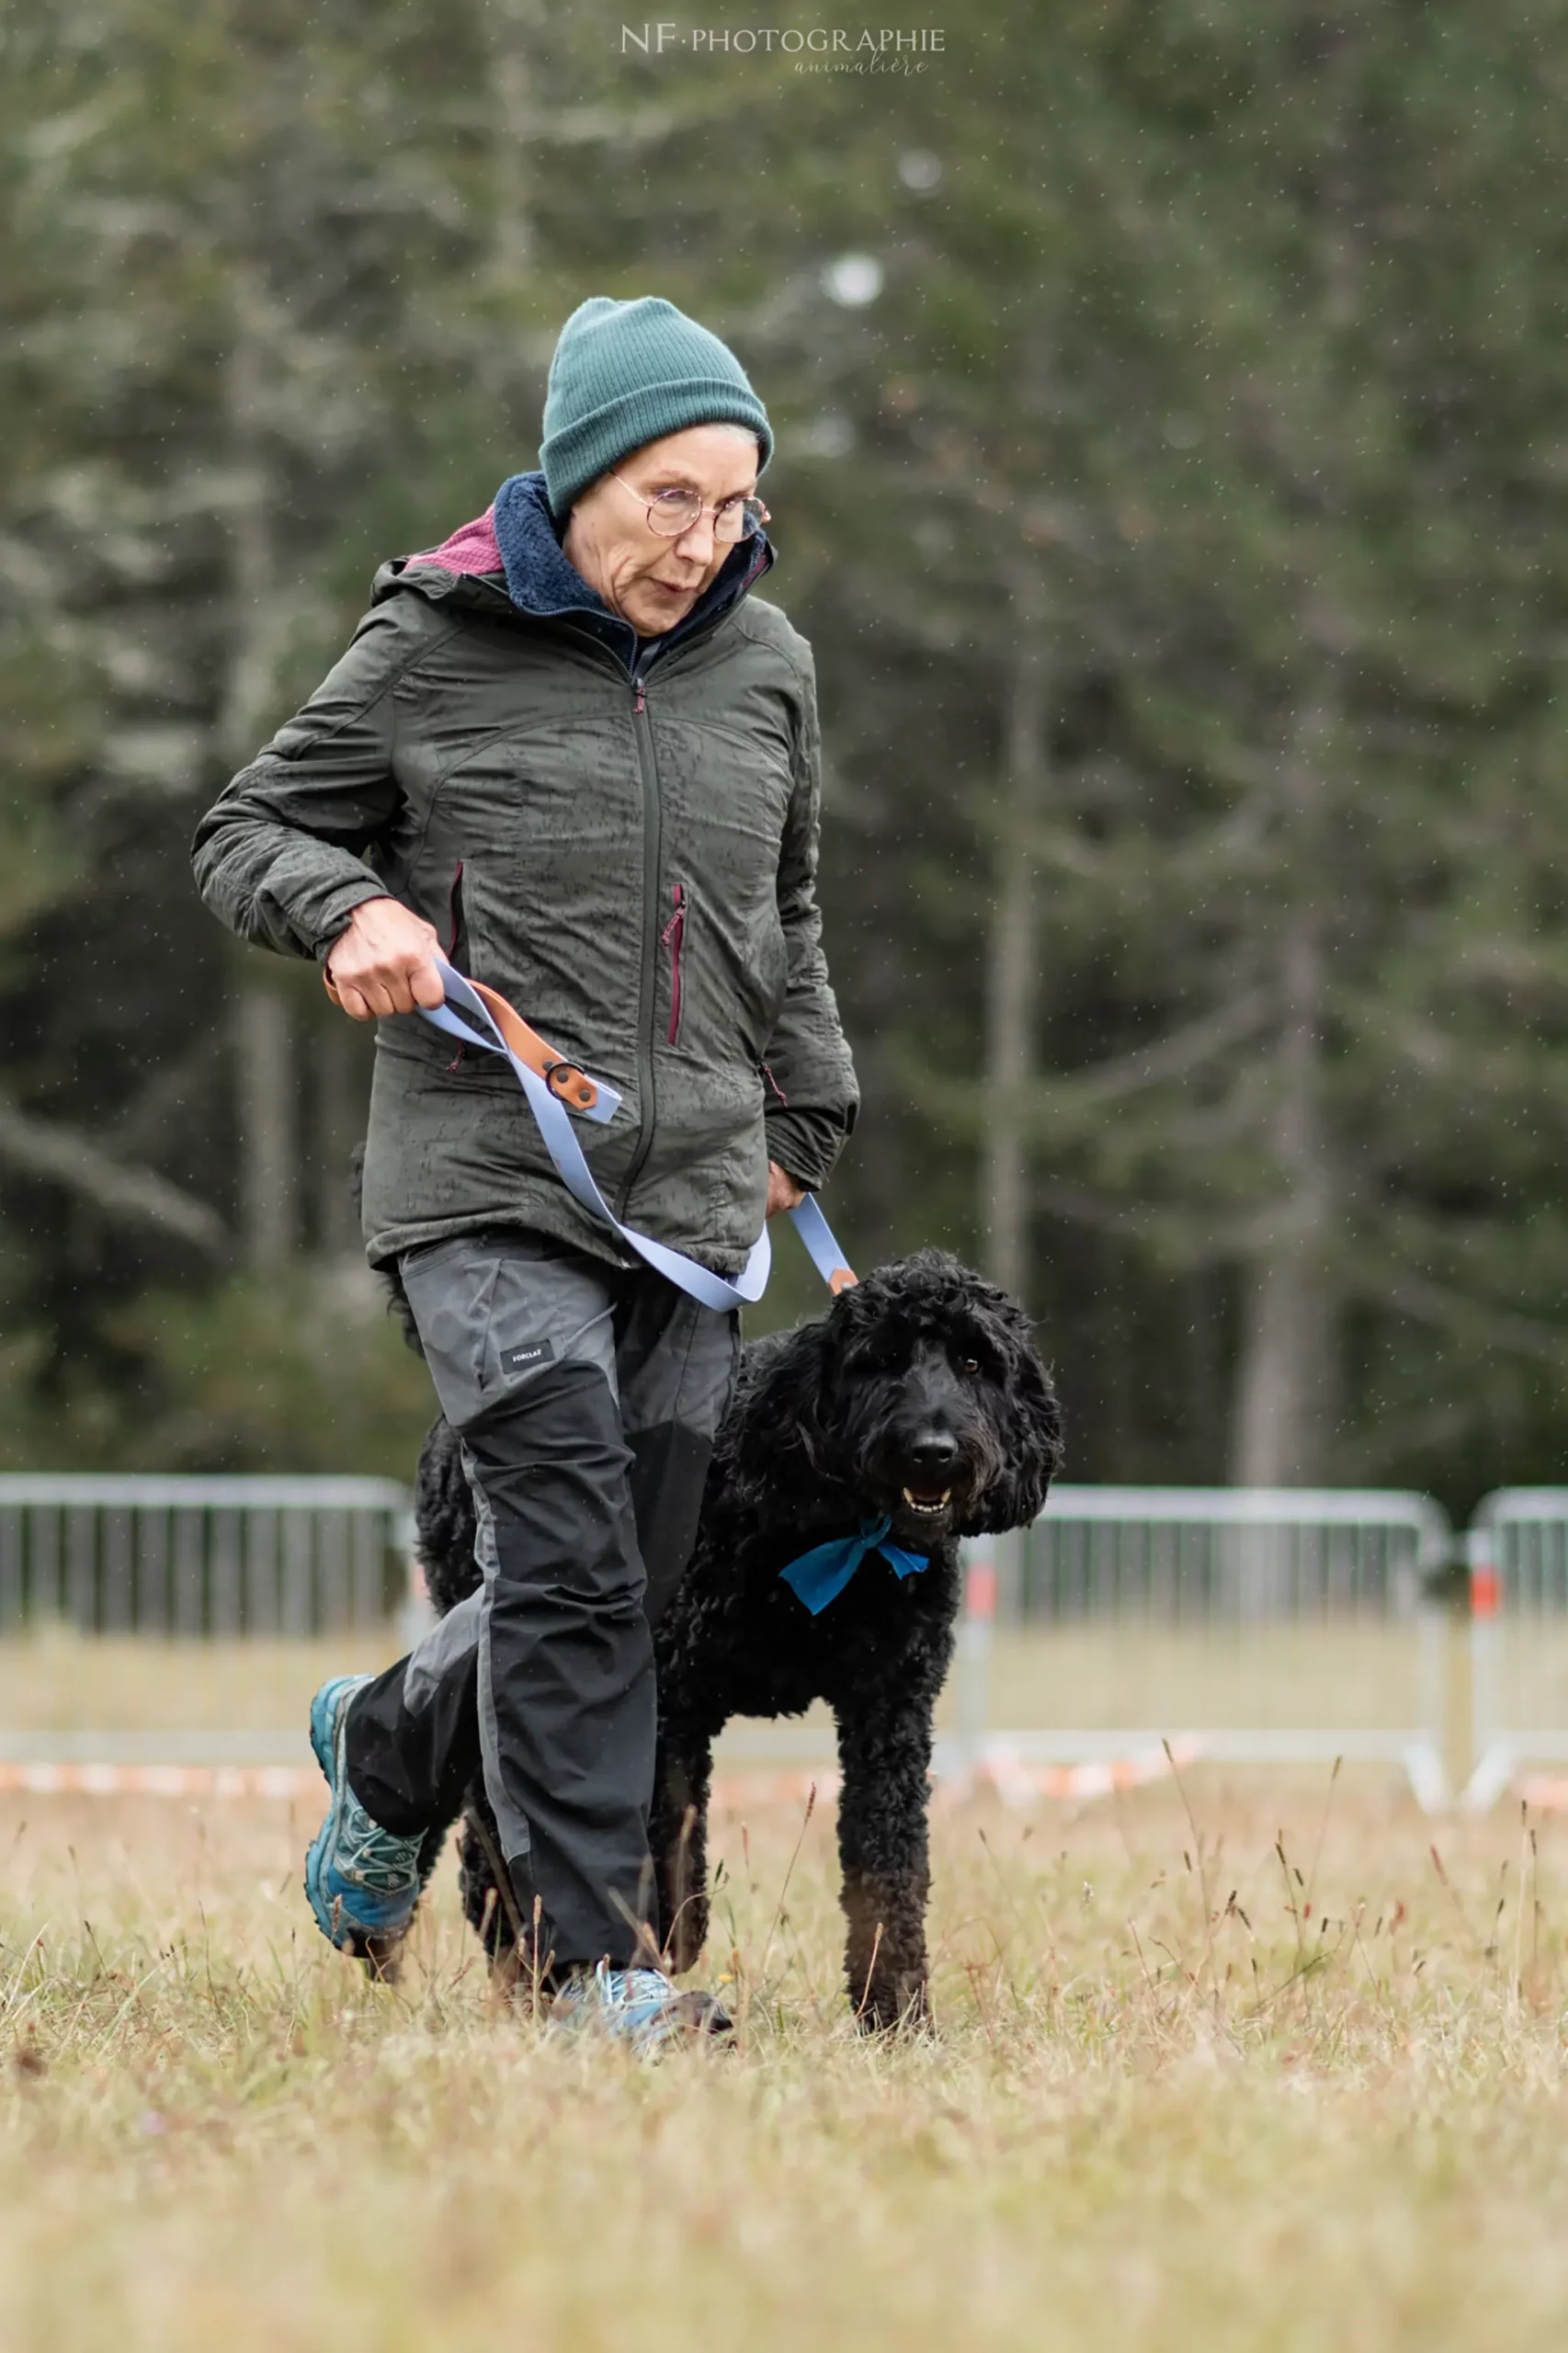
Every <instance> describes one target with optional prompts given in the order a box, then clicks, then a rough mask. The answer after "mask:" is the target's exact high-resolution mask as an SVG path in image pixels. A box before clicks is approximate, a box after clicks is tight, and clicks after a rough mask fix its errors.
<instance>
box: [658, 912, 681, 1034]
mask: <svg viewBox="0 0 1568 2353" xmlns="http://www.w3.org/2000/svg"><path fill="white" fill-rule="evenodd" d="M670 897H671V899H672V900H673V901H674V903H675V913H674V915H672V916H671V917H670V919H669V921H668V923H667V924H666V925H665V927H664V929H663V931H662V932H661V933H660V934H659V943H660V945H661V947H665V948H667V949H669V951H670V1026H669V1029H668V1030H667V1031H666V1032H665V1045H666V1046H673V1045H674V1044H675V1042H676V1039H677V1038H678V1037H679V1036H680V1011H681V970H680V951H681V948H682V946H683V944H684V942H685V939H686V885H685V884H684V882H676V883H675V884H674V885H673V886H672V888H671V891H670Z"/></svg>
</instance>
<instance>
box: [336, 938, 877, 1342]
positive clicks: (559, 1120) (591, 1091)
mask: <svg viewBox="0 0 1568 2353" xmlns="http://www.w3.org/2000/svg"><path fill="white" fill-rule="evenodd" d="M436 962H437V969H438V970H439V972H440V975H441V985H442V987H443V988H444V989H445V991H446V1003H445V1004H444V1005H437V1006H421V1007H420V1011H421V1013H422V1014H423V1015H424V1017H425V1019H426V1021H429V1022H431V1023H433V1024H434V1026H435V1027H436V1028H437V1029H444V1030H445V1031H446V1032H447V1035H448V1036H449V1037H450V1038H458V1039H460V1040H462V1042H463V1044H464V1045H468V1046H478V1047H480V1048H481V1049H482V1050H483V1051H484V1052H485V1053H488V1054H500V1055H501V1056H502V1057H503V1059H504V1060H505V1061H506V1062H507V1063H510V1064H511V1067H512V1070H513V1073H514V1074H515V1075H516V1077H517V1083H518V1085H519V1086H521V1088H522V1090H523V1093H524V1095H525V1096H526V1097H527V1098H528V1108H529V1110H530V1111H531V1112H532V1113H533V1115H534V1120H535V1124H536V1125H537V1127H538V1129H539V1131H540V1138H541V1139H542V1141H543V1143H544V1148H545V1150H546V1151H547V1152H548V1153H549V1154H550V1157H551V1162H552V1163H553V1164H554V1167H555V1173H556V1175H557V1176H559V1177H560V1179H561V1181H562V1184H563V1185H564V1186H565V1188H566V1189H567V1191H568V1192H569V1193H570V1194H571V1195H572V1197H573V1199H574V1200H576V1201H578V1202H580V1203H581V1205H582V1207H583V1208H584V1209H585V1210H586V1211H588V1213H589V1215H590V1216H592V1217H597V1219H598V1220H599V1221H600V1222H601V1223H602V1224H604V1225H608V1227H609V1228H610V1231H611V1232H612V1233H617V1234H619V1236H620V1239H621V1240H622V1241H623V1242H625V1243H627V1244H629V1245H631V1248H632V1249H633V1250H635V1251H636V1252H637V1254H638V1256H639V1257H641V1258H642V1259H643V1260H645V1262H646V1263H647V1264H648V1265H649V1266H650V1267H653V1268H654V1270H655V1271H656V1272H657V1273H659V1274H661V1275H663V1276H665V1278H666V1279H667V1280H668V1281H670V1282H672V1283H674V1284H675V1285H676V1288H677V1290H683V1291H685V1292H686V1294H687V1297H688V1298H690V1299H695V1300H696V1301H698V1302H699V1304H700V1305H701V1306H703V1307H711V1308H713V1309H715V1310H716V1311H718V1312H719V1313H727V1312H728V1311H729V1310H730V1309H732V1308H736V1307H751V1306H754V1305H755V1304H756V1302H757V1301H758V1300H759V1299H760V1298H761V1297H762V1294H763V1292H764V1291H765V1290H767V1277H768V1272H769V1269H770V1267H771V1266H772V1263H773V1245H772V1243H771V1241H770V1239H769V1236H768V1232H767V1222H766V1221H765V1222H764V1224H763V1229H762V1232H761V1233H759V1234H758V1235H757V1237H756V1241H755V1242H754V1243H753V1245H752V1247H751V1255H750V1256H749V1257H748V1258H747V1260H746V1263H745V1265H744V1267H743V1268H742V1270H741V1272H740V1273H739V1274H738V1275H737V1276H736V1277H735V1279H734V1280H733V1282H732V1281H729V1280H727V1279H725V1277H724V1276H722V1275H716V1274H714V1273H712V1272H711V1271H710V1268H708V1267H701V1266H699V1265H698V1263H697V1261H696V1259H695V1258H688V1257H687V1256H686V1254H685V1252H684V1251H681V1250H674V1249H672V1248H671V1247H670V1245H669V1244H668V1243H666V1242H656V1241H654V1239H653V1236H652V1234H647V1233H638V1232H637V1229H636V1228H635V1226H631V1225H622V1223H621V1222H620V1220H619V1218H618V1217H617V1216H616V1214H615V1212H614V1211H613V1210H612V1209H611V1208H610V1206H609V1203H608V1201H607V1200H606V1199H605V1197H604V1195H603V1194H602V1193H601V1192H600V1190H599V1188H598V1187H597V1185H596V1184H595V1182H594V1178H593V1174H592V1171H591V1170H590V1169H589V1166H588V1164H587V1162H586V1160H585V1158H584V1156H583V1148H582V1146H581V1144H580V1143H579V1142H577V1139H576V1136H575V1135H574V1133H573V1130H572V1121H571V1119H570V1117H569V1116H568V1111H569V1109H570V1110H572V1111H576V1112H577V1113H579V1114H580V1115H581V1117H583V1118H584V1119H586V1120H594V1121H595V1122H596V1123H597V1124H598V1125H600V1126H603V1125H605V1124H606V1123H607V1122H608V1121H609V1120H612V1119H613V1118H614V1117H615V1114H616V1113H617V1111H619V1108H620V1097H619V1095H618V1094H617V1092H616V1090H615V1088H614V1087H613V1086H607V1085H606V1083H605V1081H604V1080H603V1079H602V1078H590V1077H589V1075H588V1074H587V1073H586V1071H584V1070H580V1069H579V1068H578V1067H577V1065H576V1063H570V1062H568V1061H567V1060H566V1058H565V1056H564V1055H563V1054H558V1053H557V1052H556V1051H555V1050H554V1048H553V1047H552V1046H549V1045H547V1044H546V1043H545V1040H543V1039H542V1038H541V1037H540V1034H539V1032H538V1031H537V1030H536V1029H530V1028H529V1026H528V1023H527V1022H526V1021H525V1020H524V1019H523V1017H522V1016H521V1014H519V1013H517V1011H516V1010H515V1009H514V1008H513V1007H512V1006H509V1005H508V1004H507V1002H506V998H505V997H504V996H502V995H500V994H499V993H498V992H497V991H496V990H494V989H492V988H486V987H485V986H484V984H483V982H480V981H471V980H469V979H468V978H467V977H466V975H465V974H463V973H461V972H457V971H456V970H455V969H454V968H453V967H452V966H451V965H450V964H449V963H448V961H447V960H446V958H445V957H444V956H443V955H442V954H441V952H440V950H439V949H437V950H436ZM327 993H328V995H330V996H331V997H332V999H333V1002H334V1003H336V1002H337V992H336V990H335V988H334V987H333V985H332V982H331V979H330V977H328V978H327ZM464 1014H467V1015H468V1016H469V1017H470V1019H469V1020H464V1019H463V1017H462V1016H463V1015H464ZM790 1218H791V1220H792V1221H793V1223H794V1226H795V1231H796V1232H797V1233H799V1235H800V1237H801V1241H802V1242H803V1243H804V1244H805V1245H806V1248H807V1250H808V1252H809V1253H810V1255H811V1259H812V1265H813V1266H814V1267H816V1269H817V1272H818V1273H819V1274H820V1275H821V1277H822V1279H823V1280H824V1283H826V1285H827V1287H828V1289H829V1290H831V1291H832V1292H834V1294H835V1296H836V1294H837V1293H838V1292H839V1291H841V1290H848V1288H849V1287H850V1285H851V1284H852V1283H853V1282H854V1280H855V1277H854V1275H853V1274H852V1273H851V1272H850V1270H849V1267H848V1266H847V1265H846V1262H845V1258H844V1254H843V1252H842V1251H841V1250H840V1248H839V1246H838V1245H837V1243H836V1242H835V1240H834V1236H833V1229H832V1227H831V1226H830V1225H829V1224H828V1222H827V1220H826V1218H825V1217H824V1215H823V1213H822V1211H821V1210H820V1209H819V1208H818V1206H817V1204H816V1201H815V1200H814V1199H813V1198H812V1195H811V1194H809V1193H808V1194H807V1196H806V1198H805V1199H804V1200H803V1201H801V1204H800V1206H799V1207H798V1208H796V1209H792V1210H791V1211H790Z"/></svg>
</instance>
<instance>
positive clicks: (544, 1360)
mask: <svg viewBox="0 0 1568 2353" xmlns="http://www.w3.org/2000/svg"><path fill="white" fill-rule="evenodd" d="M554 1355H555V1345H554V1343H553V1341H551V1340H525V1341H524V1342H523V1343H522V1345H521V1347H516V1348H506V1349H504V1350H503V1351H502V1356H501V1370H502V1371H503V1372H531V1371H532V1370H533V1368H534V1366H535V1365H536V1364H549V1363H550V1362H551V1360H552V1358H554Z"/></svg>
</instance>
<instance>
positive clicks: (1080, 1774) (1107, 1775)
mask: <svg viewBox="0 0 1568 2353" xmlns="http://www.w3.org/2000/svg"><path fill="white" fill-rule="evenodd" d="M1200 1753H1201V1744H1200V1743H1199V1742H1197V1741H1183V1742H1173V1743H1172V1745H1171V1748H1170V1750H1169V1751H1168V1752H1167V1751H1166V1750H1165V1748H1164V1747H1161V1748H1156V1749H1149V1750H1147V1751H1145V1752H1144V1753H1143V1754H1142V1755H1140V1756H1118V1757H1104V1758H1096V1759H1095V1760H1094V1761H1093V1762H1091V1763H1088V1764H1084V1765H1028V1764H1025V1763H1024V1762H1023V1761H1022V1759H1021V1758H1018V1757H1016V1756H1008V1755H1007V1754H1006V1752H1005V1751H998V1752H997V1753H995V1754H994V1755H993V1756H989V1757H986V1758H984V1759H983V1761H982V1763H981V1764H980V1765H978V1766H977V1767H976V1768H974V1769H973V1770H972V1771H969V1772H964V1773H960V1774H955V1775H954V1776H952V1777H951V1778H950V1779H945V1780H943V1781H940V1782H938V1784H937V1792H936V1799H935V1802H936V1804H937V1806H938V1807H946V1806H949V1805H956V1804H959V1803H961V1802H962V1801H963V1800H964V1799H965V1798H968V1797H972V1796H973V1795H974V1794H975V1793H976V1792H977V1791H978V1790H987V1789H990V1790H995V1792H996V1794H997V1796H998V1797H1000V1798H1001V1799H1002V1801H1003V1802H1004V1803H1005V1804H1006V1805H1010V1806H1023V1805H1028V1804H1030V1803H1032V1802H1033V1801H1034V1800H1035V1799H1037V1798H1065V1799H1067V1800H1069V1801H1076V1802H1082V1801H1084V1800H1085V1799H1089V1798H1102V1797H1112V1796H1116V1795H1118V1794H1119V1793H1120V1791H1121V1790H1136V1789H1141V1788H1142V1787H1143V1786H1144V1784H1145V1783H1147V1782H1150V1781H1159V1780H1164V1779H1165V1778H1166V1776H1167V1775H1168V1774H1170V1772H1171V1771H1172V1770H1173V1768H1176V1767H1180V1766H1183V1765H1187V1764H1190V1763H1191V1762H1192V1761H1193V1760H1194V1758H1195V1757H1197V1756H1199V1754H1200ZM840 1778H841V1777H840V1776H839V1774H838V1773H837V1771H836V1770H835V1768H833V1767H831V1766H824V1768H823V1770H822V1771H821V1772H817V1773H812V1772H801V1771H799V1770H794V1771H790V1772H778V1773H736V1774H721V1775H720V1776H719V1777H718V1778H717V1779H715V1781H714V1784H713V1803H714V1804H715V1805H716V1806H719V1807H722V1808H723V1809H724V1810H726V1811H733V1809H735V1808H736V1807H738V1806H767V1805H804V1804H805V1802H806V1801H807V1799H808V1798H809V1797H810V1796H811V1793H812V1790H815V1791H816V1794H817V1797H818V1799H819V1800H820V1801H821V1802H823V1803H824V1804H826V1803H831V1802H833V1801H834V1800H835V1799H836V1798H837V1796H838V1791H839V1787H840ZM321 1790H322V1778H321V1775H320V1773H319V1772H318V1771H317V1770H316V1768H315V1767H314V1766H313V1765H111V1764H92V1763H82V1762H73V1763H69V1764H54V1763H49V1762H45V1761H43V1760H38V1761H32V1762H25V1763H23V1762H17V1761H15V1760H12V1761H9V1762H7V1761H6V1760H5V1759H0V1797H3V1796H21V1797H79V1798H274V1799H278V1798H281V1799H285V1800H288V1799H293V1798H298V1799H302V1800H312V1799H314V1798H317V1797H319V1796H320V1794H321ZM1536 1790H1557V1791H1560V1792H1561V1795H1560V1796H1558V1797H1556V1798H1555V1799H1554V1798H1552V1797H1549V1796H1538V1795H1535V1794H1533V1792H1534V1791H1536ZM1523 1793H1524V1795H1525V1796H1526V1797H1527V1798H1528V1799H1529V1802H1530V1803H1531V1804H1532V1805H1540V1807H1541V1808H1542V1810H1543V1811H1545V1810H1549V1809H1550V1808H1551V1805H1552V1804H1554V1803H1555V1804H1558V1805H1568V1781H1558V1782H1551V1783H1544V1782H1536V1783H1527V1784H1525V1785H1523Z"/></svg>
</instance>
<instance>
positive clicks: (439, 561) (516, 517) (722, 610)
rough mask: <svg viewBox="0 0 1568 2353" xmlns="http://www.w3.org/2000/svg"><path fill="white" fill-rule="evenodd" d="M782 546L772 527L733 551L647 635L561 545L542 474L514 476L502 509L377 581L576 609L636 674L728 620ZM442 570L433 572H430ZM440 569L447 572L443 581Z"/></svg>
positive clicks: (561, 614) (542, 611)
mask: <svg viewBox="0 0 1568 2353" xmlns="http://www.w3.org/2000/svg"><path fill="white" fill-rule="evenodd" d="M774 561H775V551H774V549H773V547H772V545H771V543H770V542H769V540H768V539H767V535H766V533H764V532H761V531H758V532H757V533H756V535H755V537H754V538H752V539H749V540H740V541H738V542H737V544H736V545H735V546H734V547H733V548H732V549H731V551H730V552H729V554H728V555H727V556H726V557H725V559H724V562H723V563H722V564H721V566H720V568H719V572H718V575H717V577H716V578H715V579H714V580H713V581H712V583H711V584H710V586H709V587H708V588H707V589H706V590H705V591H704V593H703V594H702V596H700V597H699V598H698V600H697V602H696V604H695V605H694V606H693V607H692V608H691V610H690V612H689V613H687V614H686V615H685V616H684V618H683V619H682V620H678V621H677V622H676V625H675V627H674V628H673V629H671V630H666V631H665V633H664V634H663V635H662V636H660V637H649V638H639V636H638V634H637V631H636V630H635V629H634V628H633V626H632V624H631V622H630V621H629V620H622V619H621V616H620V615H619V613H614V612H612V611H611V610H610V608H609V607H608V605H607V604H606V603H605V600H604V598H603V597H601V596H600V595H599V594H598V592H597V589H594V588H590V587H589V585H588V584H587V582H586V581H585V579H584V577H583V575H582V574H581V573H580V572H579V571H578V570H577V567H576V565H575V564H574V563H569V562H568V561H567V558H566V556H565V554H564V552H563V551H562V545H561V540H560V537H559V535H558V532H557V529H556V524H555V519H554V517H553V516H552V515H551V511H550V499H549V495H548V494H547V492H546V489H545V481H544V475H543V473H542V472H533V473H526V474H512V475H511V476H509V477H508V479H507V480H506V482H504V483H502V485H501V487H500V489H499V490H498V491H497V492H496V494H495V501H494V506H491V507H489V508H488V509H487V510H486V512H485V513H484V514H483V515H481V516H477V517H475V519H474V520H473V521H472V523H465V524H464V525H463V526H462V528H461V529H460V530H457V531H454V532H453V533H452V535H451V537H450V538H449V539H448V540H443V541H442V543H441V545H440V546H439V547H438V548H431V549H428V550H426V552H425V553H423V554H421V555H413V556H405V557H402V558H400V559H399V560H398V561H397V562H396V563H391V564H388V565H385V566H384V567H383V569H382V571H381V574H379V575H378V578H377V581H376V592H375V593H376V597H377V599H378V601H379V600H380V598H381V597H383V596H385V595H388V594H390V593H391V592H392V589H394V588H397V587H411V588H412V587H417V588H418V589H420V590H421V591H422V592H423V593H424V594H425V595H426V596H446V595H461V594H462V588H461V587H460V585H459V584H463V585H467V584H470V583H472V584H473V586H474V587H476V588H477V587H480V586H481V585H482V584H483V601H484V602H485V603H487V604H490V603H492V602H493V599H494V596H495V595H496V594H497V593H500V594H502V595H505V596H506V598H507V599H508V600H509V601H510V603H511V604H512V605H513V606H514V607H515V608H516V609H517V611H518V612H522V613H528V614H529V615H530V616H532V618H534V619H535V620H560V619H564V618H565V617H566V616H567V615H568V614H569V615H570V616H571V617H572V619H573V620H574V621H576V622H578V623H580V624H581V625H582V626H583V627H584V628H586V629H589V630H591V631H592V632H593V634H594V635H595V636H596V637H597V638H599V639H600V640H601V642H603V643H604V644H606V645H608V647H609V649H610V651H611V652H612V653H613V654H616V655H617V656H618V657H619V659H620V660H622V661H624V662H625V664H626V666H627V670H628V672H629V673H632V672H635V671H636V670H637V669H638V668H639V667H640V666H642V667H645V666H646V665H647V664H648V663H649V662H650V661H653V660H654V659H656V658H657V657H658V656H659V655H660V654H664V653H665V651H666V650H667V649H668V648H669V647H671V646H674V645H676V644H678V643H680V642H681V641H682V640H683V639H685V638H687V637H689V636H692V635H694V634H695V633H696V632H698V631H703V630H706V629H707V628H709V627H710V625H711V624H713V623H716V622H718V621H719V620H722V618H723V617H724V615H725V614H726V613H727V612H729V611H730V610H731V609H732V608H733V607H734V606H736V605H738V604H739V603H740V601H741V599H742V597H744V596H746V595H747V594H748V592H749V591H750V590H751V589H752V588H753V587H754V586H755V585H756V582H757V581H758V580H760V579H761V578H762V576H763V574H765V573H766V572H767V571H769V570H770V569H771V567H772V565H773V563H774ZM432 574H434V575H437V577H434V578H433V577H432V576H431V575H432ZM440 575H445V582H444V585H442V584H441V581H440Z"/></svg>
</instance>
